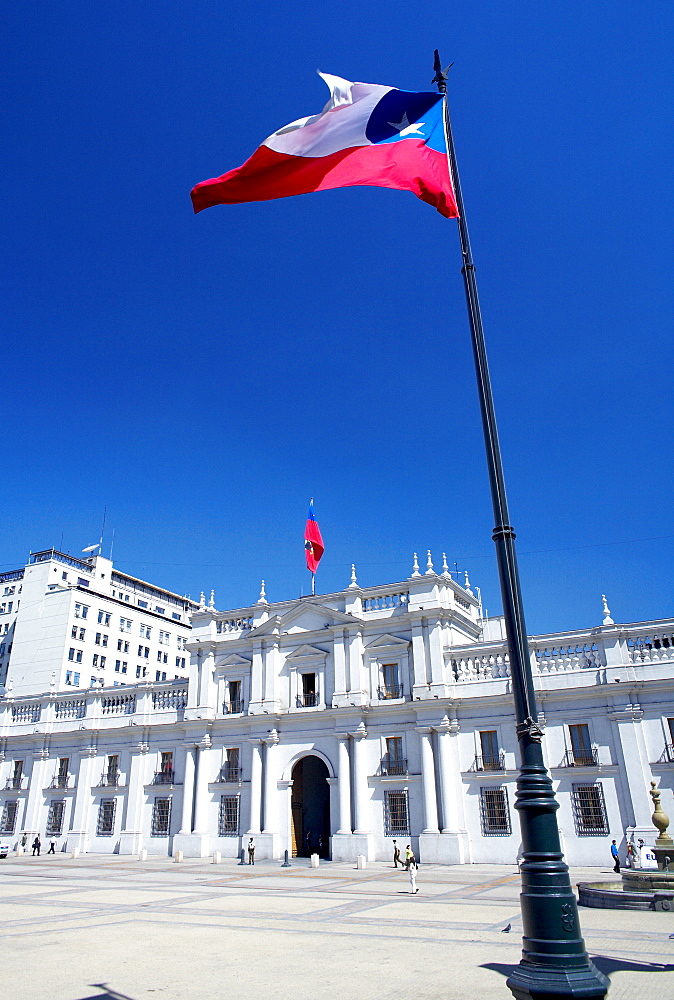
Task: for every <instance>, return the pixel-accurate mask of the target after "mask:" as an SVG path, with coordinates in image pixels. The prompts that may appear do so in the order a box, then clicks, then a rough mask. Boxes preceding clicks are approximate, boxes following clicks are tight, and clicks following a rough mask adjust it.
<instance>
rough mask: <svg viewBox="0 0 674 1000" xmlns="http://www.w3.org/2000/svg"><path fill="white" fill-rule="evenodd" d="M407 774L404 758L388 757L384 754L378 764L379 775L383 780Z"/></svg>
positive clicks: (405, 759)
mask: <svg viewBox="0 0 674 1000" xmlns="http://www.w3.org/2000/svg"><path fill="white" fill-rule="evenodd" d="M407 773H408V769H407V758H406V757H389V755H388V754H385V755H384V756H383V757H382V759H381V762H380V764H379V774H380V775H381V776H382V777H383V778H395V777H404V776H405V775H406V774H407Z"/></svg>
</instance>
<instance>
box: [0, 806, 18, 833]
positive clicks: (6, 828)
mask: <svg viewBox="0 0 674 1000" xmlns="http://www.w3.org/2000/svg"><path fill="white" fill-rule="evenodd" d="M18 810H19V803H18V802H5V805H4V808H3V810H2V819H0V833H14V827H15V826H16V814H17V812H18Z"/></svg>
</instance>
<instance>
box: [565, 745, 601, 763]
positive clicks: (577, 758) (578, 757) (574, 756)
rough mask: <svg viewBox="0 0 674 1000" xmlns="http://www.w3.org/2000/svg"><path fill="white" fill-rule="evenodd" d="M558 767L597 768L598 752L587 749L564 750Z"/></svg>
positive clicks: (595, 749)
mask: <svg viewBox="0 0 674 1000" xmlns="http://www.w3.org/2000/svg"><path fill="white" fill-rule="evenodd" d="M559 766H560V767H599V750H597V748H596V747H588V748H587V749H586V750H566V751H565V753H564V757H563V758H562V762H561V764H560V765H559Z"/></svg>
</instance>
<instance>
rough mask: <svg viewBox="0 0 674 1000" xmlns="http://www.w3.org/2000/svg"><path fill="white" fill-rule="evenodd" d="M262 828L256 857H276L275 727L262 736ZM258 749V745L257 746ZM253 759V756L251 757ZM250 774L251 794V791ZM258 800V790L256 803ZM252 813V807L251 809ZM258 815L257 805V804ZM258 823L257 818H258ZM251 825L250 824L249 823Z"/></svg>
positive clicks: (278, 852)
mask: <svg viewBox="0 0 674 1000" xmlns="http://www.w3.org/2000/svg"><path fill="white" fill-rule="evenodd" d="M264 744H265V750H264V754H265V758H264V789H263V791H262V794H263V796H264V830H263V831H262V832H261V833H260V834H259V836H257V837H256V838H255V839H256V844H257V846H256V850H255V854H256V857H259V858H272V859H278V858H280V857H281V834H280V832H279V809H278V807H279V790H278V778H279V775H278V763H277V755H278V745H279V737H278V733H277V732H276V730H275V729H272V731H271V732H270V733H268V735H267V736H265V738H264ZM258 750H259V747H258ZM253 759H254V758H253ZM252 786H253V780H252V776H251V795H252V793H253V787H252ZM259 800H260V796H259V791H258V803H259ZM251 814H252V809H251ZM258 816H259V805H258ZM258 823H259V819H258ZM251 825H252V824H251Z"/></svg>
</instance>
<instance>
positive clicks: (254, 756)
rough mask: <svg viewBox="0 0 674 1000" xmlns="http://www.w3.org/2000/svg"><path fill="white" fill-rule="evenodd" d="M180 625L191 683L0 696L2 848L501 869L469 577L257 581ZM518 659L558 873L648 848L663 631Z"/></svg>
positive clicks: (501, 764) (493, 667)
mask: <svg viewBox="0 0 674 1000" xmlns="http://www.w3.org/2000/svg"><path fill="white" fill-rule="evenodd" d="M108 569H109V567H107V568H106V571H108ZM52 575H53V574H52ZM58 575H59V574H56V576H58ZM115 590H117V588H116V587H115ZM78 593H79V592H78ZM72 599H73V600H75V598H72ZM121 599H122V600H124V597H122V598H121ZM82 600H84V598H82ZM115 600H119V598H118V597H117V596H115ZM78 601H79V597H78ZM91 606H92V608H94V609H95V608H96V607H97V605H96V603H95V601H93V602H92V604H91ZM117 610H118V609H117ZM125 617H129V618H132V617H133V616H132V614H131V612H129V613H128V615H125ZM191 622H192V630H191V633H190V636H189V638H188V639H187V650H188V652H189V655H190V664H189V681H187V680H183V679H180V678H179V679H174V680H167V681H162V680H160V681H156V679H155V677H154V676H148V677H145V678H141V680H140V681H136V679H135V677H134V676H133V675H132V674H127V677H126V678H125V680H126V684H125V685H124V686H120V687H113V686H111V685H110V684H107V685H106V686H103V687H101V686H100V685H98V686H95V687H89V688H84V689H79V690H78V689H73V690H71V689H68V688H66V689H63V688H61V689H60V690H59V689H58V688H59V685H56V684H53V683H52V685H51V687H50V688H49V689H47V690H43V692H42V693H41V694H35V693H31V694H25V693H24V694H19V693H17V692H16V691H13V690H11V688H10V689H8V690H6V692H5V695H4V696H3V697H2V698H0V834H1V838H0V839H2V840H4V842H6V843H10V844H11V845H12V847H14V846H16V844H17V843H18V842H19V840H20V838H21V835H22V833H23V832H25V833H26V834H27V836H28V842H29V844H30V841H31V840H32V838H33V837H34V835H35V834H36V833H38V832H39V833H40V835H41V837H42V838H43V840H44V839H45V837H51V836H56V837H57V839H58V849H59V850H64V851H68V852H70V851H72V850H73V849H75V848H78V849H79V850H80V851H90V852H99V853H113V852H114V853H120V854H128V855H134V854H138V853H139V851H141V850H142V849H145V850H147V851H148V852H149V853H150V854H164V855H166V854H174V853H175V852H176V851H177V850H181V851H183V852H184V855H185V856H187V857H206V856H208V855H209V854H210V853H211V852H213V851H219V852H221V854H222V855H223V856H228V857H237V856H238V855H239V854H240V852H241V850H242V848H243V847H244V846H245V844H246V843H247V841H248V838H249V837H251V836H252V837H254V839H255V843H256V856H257V857H258V858H260V857H261V858H275V859H281V858H282V857H283V853H284V851H286V850H287V851H289V852H290V853H291V854H294V855H307V854H309V853H319V854H321V855H322V856H323V857H326V858H332V859H335V860H340V859H341V860H352V859H355V858H356V857H357V856H358V855H364V856H365V857H366V858H368V859H370V860H375V859H377V860H386V859H389V858H390V857H391V856H392V840H393V838H397V840H398V844H399V846H400V847H402V848H404V847H405V845H406V844H407V843H411V845H412V847H413V849H414V850H415V851H416V852H417V856H418V857H420V859H421V860H422V861H432V862H442V863H448V864H457V863H470V862H495V863H513V862H514V861H515V859H516V858H517V856H518V853H519V851H520V836H519V824H518V820H517V815H516V812H515V811H514V809H513V806H514V802H515V782H516V776H517V765H518V749H517V741H516V737H515V725H514V714H513V704H512V695H511V691H510V686H511V685H510V678H509V666H508V656H507V652H506V644H505V641H504V639H503V637H502V622H501V620H500V619H490V620H488V621H482V619H481V617H480V606H479V603H478V601H477V599H476V598H475V596H474V595H473V593H472V591H471V590H470V587H469V586H468V584H467V583H466V586H465V587H462V586H460V585H459V584H458V583H457V582H456V581H455V580H454V579H453V578H452V577H451V575H450V574H449V573H448V572H446V571H445V572H442V573H436V572H435V571H434V570H433V567H432V565H431V562H430V556H429V560H428V570H427V571H426V572H424V573H420V572H419V571H418V569H417V568H416V562H415V569H414V572H413V573H412V575H411V576H410V577H409V579H407V580H405V581H403V582H401V583H398V584H393V585H390V586H379V587H368V588H361V587H359V585H358V583H357V581H356V577H355V571H354V572H353V573H352V580H351V583H350V585H349V586H348V587H347V588H346V589H345V590H343V591H341V592H339V593H334V594H327V595H321V596H315V597H305V598H301V599H297V600H292V601H284V602H279V603H268V602H267V600H266V597H265V596H264V587H263V591H262V595H261V596H260V599H259V600H258V601H257V602H256V603H255V604H254V605H253V606H252V607H247V608H242V609H238V610H234V611H218V610H216V609H215V607H212V606H211V607H207V606H206V604H205V602H204V601H202V603H201V605H200V606H199V607H198V608H197V609H196V610H194V612H193V614H192V618H191ZM92 649H93V647H92ZM531 662H532V670H533V675H534V683H535V687H536V690H537V697H538V705H539V710H540V718H541V722H542V725H543V728H544V731H545V736H544V740H543V746H544V752H545V756H546V759H547V764H548V767H549V768H550V770H551V774H552V778H553V781H554V785H555V790H556V793H557V798H558V801H559V812H558V818H559V824H560V828H561V833H562V841H563V846H564V849H565V852H566V857H567V860H568V861H569V862H570V863H572V864H575V865H601V864H606V863H607V862H608V861H609V860H610V843H611V840H612V839H616V840H617V841H618V843H619V844H622V850H623V851H624V847H625V838H628V839H630V838H633V837H634V838H638V837H643V838H644V840H646V842H647V843H648V842H652V840H653V837H654V835H655V831H654V829H653V827H652V825H651V821H650V815H651V812H652V802H651V799H650V797H649V794H648V792H649V788H650V782H651V781H652V780H654V781H656V782H657V783H658V785H659V786H660V787H661V789H662V790H663V794H662V800H663V806H664V808H665V811H668V812H670V815H671V810H672V807H673V806H674V803H673V802H672V788H673V786H674V750H673V748H672V744H673V743H674V689H673V680H674V620H672V619H667V620H661V621H650V622H640V623H637V624H631V625H617V624H614V622H613V621H612V619H611V617H610V613H609V611H608V608H607V607H606V603H605V602H604V615H603V622H602V624H599V625H598V626H597V627H596V628H593V629H590V630H585V631H575V632H565V633H557V634H553V635H543V636H535V637H533V638H532V640H531ZM64 669H65V661H64ZM668 806H669V807H670V808H669V809H668Z"/></svg>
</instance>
